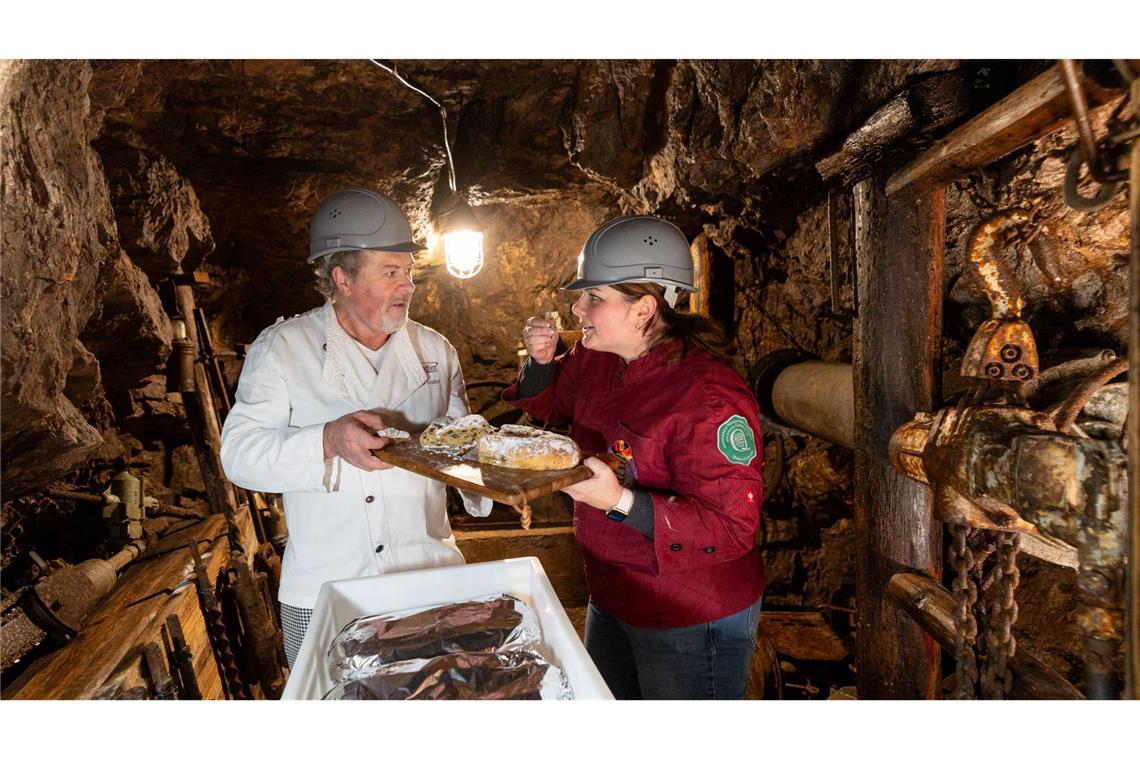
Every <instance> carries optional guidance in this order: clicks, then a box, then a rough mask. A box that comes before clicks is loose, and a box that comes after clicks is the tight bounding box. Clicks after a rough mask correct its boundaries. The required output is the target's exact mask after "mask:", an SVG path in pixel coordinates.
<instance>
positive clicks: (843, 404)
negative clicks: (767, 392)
mask: <svg viewBox="0 0 1140 760" xmlns="http://www.w3.org/2000/svg"><path fill="white" fill-rule="evenodd" d="M772 405H773V408H774V409H775V410H776V412H777V414H779V416H780V417H781V418H782V419H785V420H787V421H788V422H789V423H790V424H791V425H793V426H794V427H798V428H801V429H803V430H807V431H809V432H811V433H814V434H815V435H818V436H819V437H820V438H824V439H826V440H828V441H831V442H832V443H837V444H839V445H840V446H843V447H845V448H848V449H850V448H853V447H854V445H855V443H854V441H855V384H854V379H853V376H852V369H851V365H850V364H838V363H829V362H818V361H810V362H803V363H801V364H796V365H793V366H791V367H788V368H787V369H786V370H784V371H783V372H781V373H780V375H779V377H777V378H776V382H775V384H774V385H773V386H772Z"/></svg>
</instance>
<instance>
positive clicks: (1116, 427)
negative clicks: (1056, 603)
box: [754, 210, 1127, 698]
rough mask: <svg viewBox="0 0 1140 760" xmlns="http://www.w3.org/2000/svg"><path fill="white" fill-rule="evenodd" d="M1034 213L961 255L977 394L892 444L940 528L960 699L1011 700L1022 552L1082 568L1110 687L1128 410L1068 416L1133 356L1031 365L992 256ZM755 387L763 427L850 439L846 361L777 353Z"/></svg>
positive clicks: (1004, 276) (1098, 685)
mask: <svg viewBox="0 0 1140 760" xmlns="http://www.w3.org/2000/svg"><path fill="white" fill-rule="evenodd" d="M1033 221H1034V220H1033V217H1032V215H1031V214H1029V213H1028V212H1024V211H1020V210H1015V211H1012V212H1007V213H1002V214H999V215H996V216H995V217H993V218H991V219H989V220H987V221H986V222H984V223H983V224H982V225H981V226H980V227H979V228H978V230H977V232H976V233H975V235H974V238H973V241H972V244H971V246H970V257H969V258H970V261H971V263H972V264H973V267H974V272H975V273H976V274H977V275H978V276H979V278H980V280H981V281H982V282H983V283H984V285H985V288H986V292H987V294H988V295H989V297H990V301H991V304H992V306H993V313H992V315H991V318H990V319H989V320H987V321H986V322H984V323H983V324H982V325H981V326H980V327H979V329H978V330H977V332H976V334H975V336H974V338H973V340H972V341H971V343H970V344H969V346H968V348H967V351H966V355H965V357H964V359H963V363H962V369H961V374H962V375H963V376H964V377H965V378H967V382H968V383H970V384H972V388H971V389H970V391H969V392H968V393H967V394H966V395H965V396H964V397H963V398H962V400H961V401H960V402H959V403H958V405H957V406H955V407H951V408H946V409H943V410H941V411H940V412H938V413H936V414H928V413H920V414H918V415H917V416H916V417H915V419H914V420H913V421H912V422H910V423H907V424H906V425H904V426H902V427H901V428H900V429H899V430H898V431H897V432H896V433H895V435H894V436H893V438H892V440H891V446H890V455H891V459H892V463H893V464H894V466H895V467H896V468H897V469H899V470H900V471H901V472H903V473H904V474H906V475H908V476H909V477H912V478H914V479H916V480H918V481H920V482H922V483H925V484H927V485H930V486H931V487H932V488H933V489H934V492H935V516H936V517H937V518H938V519H939V520H942V521H943V522H945V523H947V525H948V527H949V531H950V534H951V547H950V558H951V564H952V566H953V568H954V570H955V571H956V578H955V580H954V592H955V594H956V601H957V606H958V609H957V615H956V618H957V620H956V627H957V631H956V641H955V649H956V655H957V657H958V663H959V671H958V672H959V674H961V676H962V677H961V678H960V679H959V694H958V696H960V697H965V698H970V697H976V696H983V697H987V698H1003V697H1005V696H1007V695H1008V694H1009V689H1010V686H1011V678H1012V676H1011V673H1010V670H1009V662H1010V660H1011V658H1012V655H1013V653H1014V652H1015V649H1016V640H1015V639H1014V637H1013V635H1012V627H1013V624H1014V623H1015V622H1016V618H1017V604H1016V600H1015V598H1014V594H1015V591H1016V587H1017V583H1018V571H1017V564H1016V559H1017V553H1018V551H1019V550H1021V549H1024V550H1025V551H1026V552H1027V553H1030V554H1033V555H1034V556H1037V557H1040V558H1043V559H1046V560H1048V561H1050V562H1053V563H1056V564H1061V565H1066V566H1070V567H1074V568H1076V569H1077V570H1078V573H1079V576H1078V589H1079V594H1080V600H1079V601H1080V604H1081V613H1080V616H1079V622H1080V625H1081V628H1082V631H1083V632H1084V636H1085V650H1086V665H1087V677H1086V680H1087V686H1088V688H1087V690H1088V692H1089V694H1090V695H1091V696H1094V697H1107V696H1113V695H1115V689H1114V688H1113V686H1112V667H1111V662H1112V659H1113V658H1114V657H1115V655H1116V652H1117V650H1118V649H1119V645H1120V642H1121V640H1122V633H1123V616H1122V612H1121V607H1122V600H1123V598H1124V596H1123V594H1124V580H1125V579H1124V567H1125V556H1126V552H1125V543H1124V537H1125V535H1126V529H1125V528H1126V526H1125V523H1126V514H1127V512H1126V510H1125V508H1124V505H1125V504H1126V501H1127V469H1126V454H1125V452H1124V450H1123V448H1122V446H1121V445H1120V443H1118V441H1117V440H1115V439H1119V438H1120V435H1121V431H1122V430H1123V423H1124V419H1123V417H1124V414H1125V410H1126V409H1127V406H1126V404H1125V403H1123V401H1124V398H1123V395H1122V394H1111V397H1112V398H1114V399H1115V400H1116V406H1117V408H1116V409H1114V410H1113V411H1112V413H1111V414H1109V415H1105V416H1109V417H1112V418H1113V419H1112V422H1098V423H1095V424H1098V425H1101V426H1102V428H1103V430H1101V431H1100V432H1104V430H1107V432H1108V434H1109V435H1107V436H1102V437H1099V438H1092V437H1089V436H1088V435H1087V434H1086V433H1085V432H1084V431H1083V430H1082V429H1081V427H1079V426H1077V425H1076V424H1075V420H1076V418H1077V415H1078V413H1080V411H1081V409H1082V408H1083V407H1084V406H1085V404H1086V403H1088V402H1089V401H1090V399H1094V400H1103V399H1104V398H1106V397H1108V396H1109V395H1110V394H1106V393H1105V392H1104V391H1107V390H1115V389H1106V388H1105V385H1106V383H1107V382H1108V381H1109V380H1112V379H1113V378H1114V377H1115V376H1117V375H1119V374H1120V373H1121V372H1123V371H1124V370H1125V369H1126V368H1127V362H1126V361H1125V360H1123V359H1117V358H1116V357H1115V355H1114V354H1113V353H1112V352H1111V351H1096V352H1092V353H1091V355H1089V356H1084V357H1081V358H1077V359H1073V360H1070V361H1066V362H1063V363H1061V364H1058V365H1056V366H1053V367H1050V368H1048V369H1046V370H1044V371H1042V370H1041V369H1040V367H1039V362H1038V357H1037V348H1036V343H1035V341H1034V337H1033V333H1032V331H1031V330H1030V328H1029V325H1028V324H1027V323H1026V322H1025V321H1024V320H1022V318H1021V309H1022V308H1023V305H1024V304H1023V302H1022V299H1021V297H1020V294H1019V293H1018V291H1017V287H1016V284H1015V282H1014V280H1013V278H1012V277H1011V276H1010V274H1009V272H1007V271H1006V270H1005V269H1004V267H1003V265H1002V263H1001V262H1000V261H999V260H997V258H996V257H995V256H994V252H995V249H996V248H997V246H998V245H1000V244H1003V243H1005V242H1010V241H1013V240H1018V241H1019V242H1022V243H1024V242H1026V241H1027V240H1028V239H1030V236H1031V235H1035V234H1036V230H1027V229H1026V225H1030V224H1032V223H1033ZM1081 378H1084V379H1083V380H1081V381H1080V382H1077V383H1076V387H1075V388H1072V389H1071V390H1070V392H1069V393H1068V396H1067V397H1066V398H1065V399H1064V400H1063V401H1061V402H1060V403H1057V404H1054V405H1053V406H1051V407H1050V408H1049V409H1048V411H1045V412H1042V411H1034V410H1032V409H1030V408H1028V405H1027V404H1026V402H1025V398H1026V397H1027V396H1033V395H1034V394H1036V393H1037V392H1038V391H1040V390H1041V389H1042V388H1043V387H1044V386H1046V385H1048V386H1050V387H1051V388H1052V387H1065V386H1066V383H1067V384H1068V386H1070V387H1071V386H1072V384H1073V381H1074V380H1080V379H1081ZM754 386H755V387H756V392H757V397H758V400H759V402H760V409H761V412H762V414H763V415H764V417H765V424H766V425H768V426H771V427H772V428H774V429H775V430H782V431H784V432H793V433H794V432H797V431H807V432H811V433H813V434H815V435H818V436H820V437H822V438H824V439H826V440H828V441H831V442H832V443H836V444H839V445H842V446H845V447H848V448H850V447H851V446H852V441H853V434H852V431H853V426H854V401H853V382H852V374H851V366H850V365H848V364H840V363H833V362H822V361H818V360H816V359H815V358H814V357H811V356H809V355H807V354H804V353H803V352H799V351H795V350H783V351H776V352H773V353H771V354H768V355H767V356H765V357H763V358H762V359H761V361H760V362H759V363H758V365H757V368H756V371H755V373H754ZM1090 408H1091V407H1090ZM1084 424H1085V423H1083V422H1082V425H1084ZM1092 424H1094V423H1090V424H1089V425H1088V426H1089V427H1090V429H1091V427H1092ZM979 622H980V623H981V625H980V626H979ZM979 681H980V689H979Z"/></svg>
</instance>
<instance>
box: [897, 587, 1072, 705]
mask: <svg viewBox="0 0 1140 760" xmlns="http://www.w3.org/2000/svg"><path fill="white" fill-rule="evenodd" d="M888 590H889V591H890V594H891V598H892V599H893V600H894V601H895V602H896V603H897V604H898V605H899V607H900V608H901V609H903V610H905V611H906V613H907V614H908V615H910V616H911V617H912V618H914V620H915V622H917V623H918V624H919V625H920V626H922V629H923V630H924V631H926V632H927V633H929V634H930V635H931V636H933V637H934V639H935V640H936V641H937V642H938V643H939V644H940V645H941V646H942V647H944V648H945V649H947V650H949V651H951V652H952V651H953V650H954V610H955V609H956V608H957V606H958V605H957V603H955V601H954V596H953V595H952V594H951V593H950V592H949V591H947V590H946V589H945V588H943V587H942V586H941V585H940V584H939V583H937V582H936V581H934V580H933V579H931V578H927V577H926V576H925V575H918V574H916V573H899V574H897V575H895V576H894V577H893V578H891V582H890V584H889V585H888ZM1010 667H1011V668H1012V669H1013V679H1014V680H1013V691H1012V693H1011V694H1010V697H1012V698H1013V699H1084V695H1083V694H1081V692H1080V691H1079V690H1078V689H1077V688H1076V687H1074V686H1073V685H1072V684H1071V683H1069V682H1068V681H1066V680H1065V678H1064V677H1063V676H1062V675H1061V674H1060V673H1058V672H1057V671H1055V670H1053V669H1052V668H1050V667H1048V666H1047V665H1045V664H1044V663H1043V662H1041V661H1040V660H1038V659H1037V658H1036V657H1034V656H1033V655H1031V654H1029V653H1028V652H1026V651H1025V650H1024V649H1021V648H1019V649H1018V650H1017V651H1016V652H1015V653H1014V655H1013V661H1012V662H1011V663H1010Z"/></svg>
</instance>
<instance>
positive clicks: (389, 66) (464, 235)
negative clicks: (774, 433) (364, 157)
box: [369, 58, 483, 280]
mask: <svg viewBox="0 0 1140 760" xmlns="http://www.w3.org/2000/svg"><path fill="white" fill-rule="evenodd" d="M369 60H370V61H372V63H374V64H376V65H377V66H379V67H380V68H382V69H384V70H385V71H387V72H388V73H389V74H391V75H392V76H394V77H395V78H396V79H398V80H399V81H400V83H401V84H403V85H404V86H405V87H407V88H409V89H411V90H413V91H415V92H418V93H419V94H420V95H423V96H424V97H425V98H427V99H428V100H430V101H431V102H432V104H434V105H435V107H436V108H438V109H439V116H440V120H441V121H442V122H443V149H444V152H445V153H446V155H447V186H448V188H449V190H450V192H448V193H447V195H446V196H445V197H444V198H443V200H442V201H438V202H433V204H432V206H433V212H432V213H433V215H434V216H435V218H436V229H437V230H439V233H440V236H441V237H442V239H443V255H444V259H445V261H446V262H447V271H448V272H450V273H451V274H452V276H453V277H458V278H459V279H461V280H465V279H467V278H468V277H474V276H475V275H476V274H478V273H479V270H480V269H482V268H483V228H482V227H480V226H479V220H478V219H476V218H475V212H474V211H472V210H471V206H469V205H468V204H467V201H465V200H463V198H461V197H460V195H459V192H458V189H457V185H456V183H455V162H454V160H453V159H452V156H451V144H450V143H449V142H448V139H447V110H446V109H444V107H443V105H442V104H440V102H439V101H438V100H436V99H435V98H433V97H432V96H431V95H428V94H427V93H426V92H424V91H423V90H421V89H420V88H419V87H416V86H415V85H414V84H412V83H411V82H409V81H408V80H407V79H406V78H405V77H403V76H402V75H401V74H400V73H399V72H397V71H396V65H395V63H382V62H380V61H377V60H376V59H374V58H370V59H369ZM437 197H438V196H437Z"/></svg>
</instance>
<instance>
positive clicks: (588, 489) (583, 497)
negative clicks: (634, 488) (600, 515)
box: [562, 457, 622, 512]
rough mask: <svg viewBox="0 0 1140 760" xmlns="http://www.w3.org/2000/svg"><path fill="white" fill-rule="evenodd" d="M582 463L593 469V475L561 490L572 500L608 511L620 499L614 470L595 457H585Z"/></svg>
mask: <svg viewBox="0 0 1140 760" xmlns="http://www.w3.org/2000/svg"><path fill="white" fill-rule="evenodd" d="M582 464H584V465H586V466H587V467H589V468H590V469H591V470H593V471H594V475H593V476H592V477H591V478H590V479H589V480H583V481H582V482H580V483H575V484H574V485H572V486H566V487H565V488H563V489H562V491H563V492H564V493H566V494H569V496H570V498H572V499H574V501H580V502H582V503H583V504H587V505H589V506H591V507H593V508H594V509H600V510H602V511H603V512H608V511H609V510H610V508H612V507H613V506H614V505H615V504H617V503H618V500H619V499H621V492H622V486H621V483H619V482H618V479H617V476H616V475H614V471H613V470H611V469H610V468H609V467H607V466H606V463H605V462H603V461H602V460H600V459H598V458H597V457H587V458H586V461H584V462H582Z"/></svg>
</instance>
